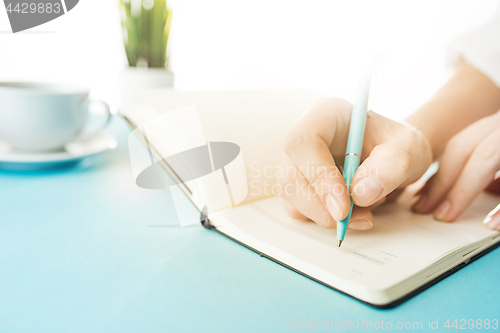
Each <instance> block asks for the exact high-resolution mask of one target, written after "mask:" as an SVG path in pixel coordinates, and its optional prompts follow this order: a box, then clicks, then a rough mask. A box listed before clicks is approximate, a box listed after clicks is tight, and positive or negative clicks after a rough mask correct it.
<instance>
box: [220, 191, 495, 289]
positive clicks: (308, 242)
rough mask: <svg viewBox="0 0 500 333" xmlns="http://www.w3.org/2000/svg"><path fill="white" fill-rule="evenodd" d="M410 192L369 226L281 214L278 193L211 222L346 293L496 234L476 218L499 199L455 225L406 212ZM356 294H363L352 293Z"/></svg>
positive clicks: (379, 285)
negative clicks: (334, 226)
mask: <svg viewBox="0 0 500 333" xmlns="http://www.w3.org/2000/svg"><path fill="white" fill-rule="evenodd" d="M410 199H411V197H410V196H409V195H406V196H403V197H402V198H401V199H400V200H399V201H398V202H397V203H393V204H388V205H386V206H385V207H382V209H380V210H379V211H378V212H377V213H376V215H375V219H376V220H375V224H374V227H373V229H371V230H369V231H354V230H349V231H348V233H347V235H346V239H345V242H344V244H343V245H342V247H340V248H338V247H337V245H336V230H328V229H324V228H322V227H320V226H319V225H317V224H315V223H313V222H311V221H299V220H294V219H292V218H290V217H288V216H287V214H286V213H285V211H284V208H283V203H282V202H281V199H280V198H277V197H273V198H268V199H263V200H259V201H256V202H252V203H249V204H246V205H243V206H240V207H237V208H235V209H233V210H230V211H228V212H226V213H224V214H223V215H221V216H219V217H217V218H215V219H213V220H211V222H212V223H213V224H214V225H215V226H216V227H217V229H218V230H220V231H221V232H223V233H227V234H228V235H229V236H234V237H235V238H237V239H239V240H240V241H242V242H244V243H245V244H247V245H249V246H252V247H254V248H255V249H257V250H259V251H262V252H264V253H266V254H267V255H270V256H271V257H274V258H276V259H278V260H280V261H282V262H284V263H285V264H288V265H289V266H292V267H294V268H296V269H298V270H300V271H302V272H304V273H306V274H308V275H311V276H313V277H315V278H317V279H319V280H321V281H324V282H326V283H329V282H330V284H331V285H332V286H333V287H336V288H339V289H343V288H350V289H351V290H350V291H347V292H348V293H356V292H357V293H358V294H359V293H360V294H363V293H369V291H370V290H372V291H373V290H379V291H380V290H385V289H388V288H390V287H391V286H393V285H395V284H397V283H399V282H401V281H403V280H405V279H407V278H409V277H411V276H412V275H414V274H416V273H417V272H419V271H421V270H422V269H424V268H425V267H427V266H429V265H430V264H431V263H432V262H433V261H435V260H436V259H437V258H439V257H440V256H442V255H444V254H445V253H447V252H450V251H452V250H454V249H457V248H459V247H461V246H464V245H466V244H469V243H471V242H475V241H478V240H481V239H484V238H487V237H493V236H495V235H498V233H497V232H494V231H491V230H489V229H486V228H485V227H484V226H483V224H482V220H483V219H484V216H485V215H486V214H487V213H488V212H489V211H490V210H491V209H492V208H494V207H495V205H497V204H498V202H499V200H500V198H499V197H497V196H491V195H486V194H483V195H481V196H480V197H479V198H478V199H477V200H476V201H475V202H474V204H473V205H472V207H471V208H470V209H469V210H468V211H467V212H466V213H465V214H464V216H463V217H462V218H461V219H459V221H457V222H455V223H442V222H437V221H434V220H433V219H432V217H431V216H430V215H418V214H414V213H412V212H411V211H410V209H409V207H410ZM358 297H360V298H362V296H360V295H358Z"/></svg>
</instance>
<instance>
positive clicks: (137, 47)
mask: <svg viewBox="0 0 500 333" xmlns="http://www.w3.org/2000/svg"><path fill="white" fill-rule="evenodd" d="M120 12H121V19H122V30H123V40H124V45H125V52H126V54H127V60H128V65H129V67H128V68H127V69H126V70H125V71H124V72H123V75H122V79H121V88H122V89H121V90H122V99H123V100H130V99H131V97H133V96H134V95H135V94H136V93H137V92H139V91H141V90H144V89H151V88H162V87H172V86H173V83H174V74H173V73H172V72H171V71H170V70H169V69H168V56H167V42H168V37H169V34H170V24H171V21H172V11H171V10H168V8H167V3H166V0H120Z"/></svg>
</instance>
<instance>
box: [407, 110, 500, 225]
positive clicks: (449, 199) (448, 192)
mask: <svg viewBox="0 0 500 333" xmlns="http://www.w3.org/2000/svg"><path fill="white" fill-rule="evenodd" d="M499 169H500V111H499V112H497V113H495V114H493V115H491V116H488V117H485V118H482V119H481V120H478V121H476V122H475V123H473V124H472V125H470V126H469V127H467V128H465V129H464V130H463V131H461V132H459V133H458V134H457V135H455V136H454V137H453V138H452V139H451V140H450V141H449V142H448V144H447V145H446V147H445V149H444V152H443V154H442V156H441V158H440V159H439V169H438V171H437V173H436V174H435V175H434V176H433V177H432V178H431V179H429V181H428V182H427V183H426V184H425V186H424V187H423V188H422V189H421V190H420V192H419V193H418V195H419V196H420V198H419V199H418V201H417V202H416V203H415V205H414V206H413V209H414V210H415V211H417V212H419V213H430V212H434V216H435V218H436V219H438V220H441V221H446V222H452V221H455V220H456V219H457V218H458V217H459V216H460V214H462V213H463V212H464V211H465V209H466V208H467V207H468V206H469V205H470V204H471V203H472V201H473V200H474V199H475V198H476V197H477V196H478V195H479V193H481V192H482V191H483V190H484V189H485V188H486V187H487V186H488V184H490V183H491V182H492V181H493V180H494V178H495V175H497V172H498V171H499ZM496 184H498V183H496ZM495 186H496V187H495ZM495 188H496V189H498V186H497V185H495V184H492V185H491V186H490V189H493V190H494V189H495ZM499 210H500V206H499V207H497V208H496V210H494V211H493V212H492V213H490V215H488V217H487V218H486V220H485V223H486V224H487V226H488V227H490V228H491V229H496V230H500V212H499Z"/></svg>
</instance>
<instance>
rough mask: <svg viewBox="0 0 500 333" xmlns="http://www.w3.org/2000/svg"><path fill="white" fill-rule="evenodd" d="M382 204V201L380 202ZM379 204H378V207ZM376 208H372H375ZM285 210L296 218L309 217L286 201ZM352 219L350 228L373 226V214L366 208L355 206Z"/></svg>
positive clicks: (334, 226) (358, 228)
mask: <svg viewBox="0 0 500 333" xmlns="http://www.w3.org/2000/svg"><path fill="white" fill-rule="evenodd" d="M380 204H382V202H381V203H380ZM378 206H379V205H377V207H378ZM373 209H375V208H370V210H373ZM285 210H286V212H287V214H288V215H289V216H290V217H291V218H293V219H296V220H302V219H307V217H306V216H305V215H303V214H302V213H301V212H299V211H298V210H297V209H296V208H295V207H293V206H292V205H291V204H290V203H288V202H286V201H285ZM351 217H352V218H351V221H350V223H349V226H348V229H353V230H368V229H371V228H372V227H373V215H372V214H370V212H369V211H368V210H367V209H365V208H360V207H354V210H353V214H352V215H351ZM336 226H337V225H336V224H334V225H333V228H334V229H335V228H336Z"/></svg>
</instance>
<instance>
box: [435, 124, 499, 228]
mask: <svg viewBox="0 0 500 333" xmlns="http://www.w3.org/2000/svg"><path fill="white" fill-rule="evenodd" d="M499 168H500V130H496V131H494V132H493V133H491V134H490V135H489V136H488V137H487V138H486V139H485V140H484V141H482V142H481V143H480V144H479V145H478V146H477V147H476V149H474V151H473V153H472V155H471V156H470V158H469V160H468V161H467V163H466V164H465V167H464V168H463V170H462V173H461V174H460V176H459V177H458V180H457V182H456V183H455V184H454V185H453V187H452V188H451V190H450V191H449V192H448V193H447V195H446V196H445V199H444V200H443V201H442V202H441V204H440V205H439V206H438V208H437V209H436V210H435V212H434V216H435V218H436V219H438V220H441V221H446V222H451V221H454V220H455V219H456V218H457V217H458V216H460V215H461V214H462V213H463V212H464V211H465V210H466V209H467V207H469V205H470V204H471V203H472V201H474V199H475V198H476V197H477V196H478V195H479V194H480V193H481V192H482V191H483V190H484V189H485V187H486V186H488V184H489V183H491V181H492V180H493V179H494V177H495V174H496V172H497V171H498V169H499Z"/></svg>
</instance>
